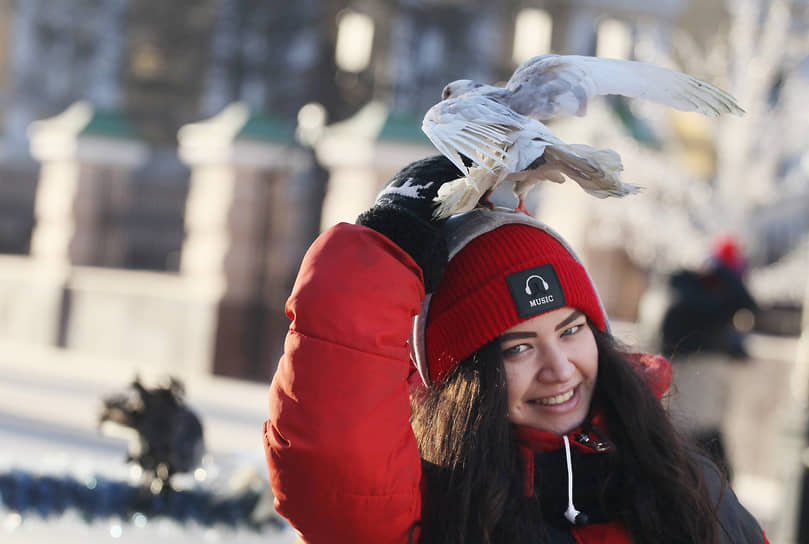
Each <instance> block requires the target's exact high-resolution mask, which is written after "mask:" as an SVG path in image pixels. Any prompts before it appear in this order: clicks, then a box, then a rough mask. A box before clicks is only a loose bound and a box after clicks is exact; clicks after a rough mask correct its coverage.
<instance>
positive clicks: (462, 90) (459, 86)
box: [441, 79, 497, 100]
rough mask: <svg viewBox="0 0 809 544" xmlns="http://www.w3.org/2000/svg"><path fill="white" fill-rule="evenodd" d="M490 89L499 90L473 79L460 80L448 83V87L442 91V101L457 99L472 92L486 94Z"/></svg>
mask: <svg viewBox="0 0 809 544" xmlns="http://www.w3.org/2000/svg"><path fill="white" fill-rule="evenodd" d="M489 89H497V87H493V86H491V85H486V84H484V83H481V82H479V81H474V80H472V79H458V80H456V81H453V82H452V83H448V84H447V86H446V87H444V90H443V91H441V100H447V99H448V98H455V97H458V96H461V95H462V94H467V93H471V92H486V91H487V90H489Z"/></svg>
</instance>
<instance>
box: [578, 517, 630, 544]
mask: <svg viewBox="0 0 809 544" xmlns="http://www.w3.org/2000/svg"><path fill="white" fill-rule="evenodd" d="M570 532H571V533H573V538H575V539H576V542H578V543H579V544H621V543H622V542H625V543H626V544H630V543H631V542H632V539H631V538H630V537H629V533H628V532H627V530H626V528H625V527H624V524H623V523H621V522H619V521H612V522H610V523H598V524H593V525H582V526H581V527H573V528H572V529H571V530H570Z"/></svg>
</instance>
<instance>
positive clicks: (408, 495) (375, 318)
mask: <svg viewBox="0 0 809 544" xmlns="http://www.w3.org/2000/svg"><path fill="white" fill-rule="evenodd" d="M423 298H424V288H423V284H422V279H421V270H420V269H419V267H418V266H417V265H416V264H415V263H414V262H413V260H412V259H411V258H410V256H409V255H407V254H406V253H405V252H403V251H402V250H401V249H400V248H399V247H398V246H396V245H395V244H393V243H392V242H391V241H390V240H388V239H387V238H385V237H384V236H382V235H380V234H378V233H377V232H375V231H373V230H370V229H367V228H365V227H362V226H358V225H350V224H345V223H342V224H340V225H337V226H335V227H333V228H331V229H330V230H328V231H326V232H325V233H323V234H322V235H321V236H320V237H319V238H318V239H317V240H316V241H315V242H314V243H313V245H312V247H311V248H310V249H309V251H308V252H307V254H306V256H305V257H304V260H303V263H302V264H301V268H300V271H299V274H298V278H297V280H296V282H295V286H294V288H293V290H292V294H291V295H290V297H289V300H288V301H287V306H286V311H287V315H288V316H289V318H290V319H291V320H292V323H291V325H290V328H289V333H288V335H287V338H286V342H285V345H284V355H283V357H282V358H281V360H280V362H279V365H278V369H277V371H276V373H275V376H274V377H273V380H272V384H271V386H270V399H269V419H268V421H267V422H266V423H265V424H264V446H265V451H266V455H267V463H268V467H269V472H270V483H271V484H272V489H273V492H274V493H275V507H276V509H277V510H278V512H279V513H280V514H281V515H283V516H284V517H286V518H287V519H288V520H289V521H290V523H291V524H292V525H293V526H294V527H295V528H296V529H297V530H298V532H299V533H300V535H301V537H302V538H303V539H304V540H305V542H308V543H312V544H319V543H328V544H342V543H346V544H349V543H350V544H384V543H396V544H403V543H406V542H408V537H409V535H410V533H411V531H412V528H413V526H414V523H415V522H417V521H418V520H419V519H420V517H421V508H422V491H423V489H422V482H421V462H420V458H419V452H418V448H417V445H416V439H415V436H414V435H413V432H412V430H411V428H410V422H409V418H410V407H409V388H408V377H409V376H410V375H411V373H412V366H411V364H410V354H409V348H408V344H407V340H408V337H409V334H410V330H411V326H412V318H413V316H415V315H416V314H417V313H418V311H419V309H420V306H421V301H422V299H423ZM636 363H637V365H636V366H637V367H638V369H639V370H640V371H642V372H643V373H644V374H646V375H647V378H648V379H647V381H648V382H649V383H650V386H651V387H652V388H653V390H655V392H656V393H658V395H662V393H663V392H664V391H665V390H666V388H667V387H668V379H669V377H670V367H669V366H668V363H667V362H666V361H665V359H662V358H643V359H639V360H638V361H636ZM576 434H577V433H571V443H572V444H573V446H574V448H576V449H578V450H581V451H583V452H590V453H593V452H594V450H593V448H592V447H591V446H590V445H586V444H582V443H581V441H580V440H579V441H577V440H575V439H574V438H575V435H576ZM518 436H519V438H520V442H521V445H522V448H523V453H524V457H525V459H526V463H527V465H528V467H527V468H529V471H527V472H529V473H530V472H531V470H532V468H533V463H534V461H533V453H534V452H537V451H547V450H548V449H550V450H554V449H557V448H559V447H560V444H561V439H560V438H559V437H556V436H555V435H550V434H549V433H541V432H538V431H533V430H528V429H519V430H518ZM574 481H575V480H574ZM529 489H530V486H527V487H526V490H527V492H530V491H528V490H529ZM728 495H729V496H732V493H728ZM733 501H734V502H733V503H732V504H729V506H727V508H725V510H727V511H728V512H730V513H731V514H732V517H731V518H730V519H732V521H733V522H734V523H735V522H736V521H738V520H741V521H739V523H741V525H742V526H743V527H744V528H745V529H749V528H751V527H752V529H753V531H752V533H755V532H756V531H758V533H757V534H758V535H759V537H758V538H754V539H750V540H745V542H766V539H764V538H762V537H761V536H760V535H761V532H760V529H758V526H757V525H756V524H755V521H754V520H752V517H750V516H749V514H747V513H746V511H744V509H743V508H741V506H738V503H736V502H735V497H733ZM739 509H741V510H739ZM737 514H738V515H737ZM733 516H736V517H733ZM737 517H738V520H737ZM748 518H749V519H748ZM751 523H752V525H751ZM752 533H749V534H752ZM570 535H572V536H573V538H574V539H575V541H576V542H578V543H579V544H593V543H606V542H610V543H619V544H620V543H621V542H630V540H629V537H628V536H627V533H626V531H625V529H624V527H623V525H622V524H621V523H620V522H609V523H597V524H595V523H594V524H591V525H585V526H583V527H574V528H572V529H571V530H570V532H569V533H568V536H567V537H565V541H567V540H569V539H570Z"/></svg>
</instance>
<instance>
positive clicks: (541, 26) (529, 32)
mask: <svg viewBox="0 0 809 544" xmlns="http://www.w3.org/2000/svg"><path fill="white" fill-rule="evenodd" d="M552 32H553V21H552V20H551V16H550V14H549V13H548V12H547V11H545V10H542V9H537V8H527V9H523V10H520V12H519V13H517V18H516V19H515V22H514V52H513V54H512V58H513V59H514V62H515V64H521V63H522V62H524V61H526V60H528V59H530V58H531V57H533V56H536V55H541V54H543V53H549V52H550V50H551V35H552Z"/></svg>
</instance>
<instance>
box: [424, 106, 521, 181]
mask: <svg viewBox="0 0 809 544" xmlns="http://www.w3.org/2000/svg"><path fill="white" fill-rule="evenodd" d="M520 117H522V116H520V115H517V114H515V113H514V112H513V111H511V110H510V109H509V108H507V107H506V106H504V105H502V104H499V103H497V102H495V101H494V100H491V99H490V98H487V97H485V96H462V97H460V98H450V99H448V100H442V101H441V102H439V103H438V104H436V105H435V106H433V107H432V108H430V109H429V110H428V111H427V114H426V115H425V116H424V120H423V122H422V124H421V129H422V130H423V131H424V133H425V134H426V135H427V137H428V138H429V139H430V141H431V142H433V145H435V147H436V148H437V149H438V150H439V151H440V152H441V153H443V154H444V155H445V156H446V157H447V158H449V160H451V161H452V162H453V164H455V166H457V167H458V168H459V169H460V170H461V172H463V173H464V174H465V175H467V176H468V175H469V170H468V169H467V167H466V166H465V165H464V163H463V161H462V160H461V156H460V155H465V156H466V157H468V158H470V159H472V160H473V161H474V162H475V163H477V164H478V165H479V166H481V167H483V168H485V169H486V170H488V171H492V169H493V168H495V167H497V166H501V167H506V162H505V159H506V153H507V150H508V149H509V147H511V145H513V143H514V140H513V138H512V137H511V133H512V132H513V131H514V130H516V129H519V126H520V125H521V123H520V119H519V118H520Z"/></svg>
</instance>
